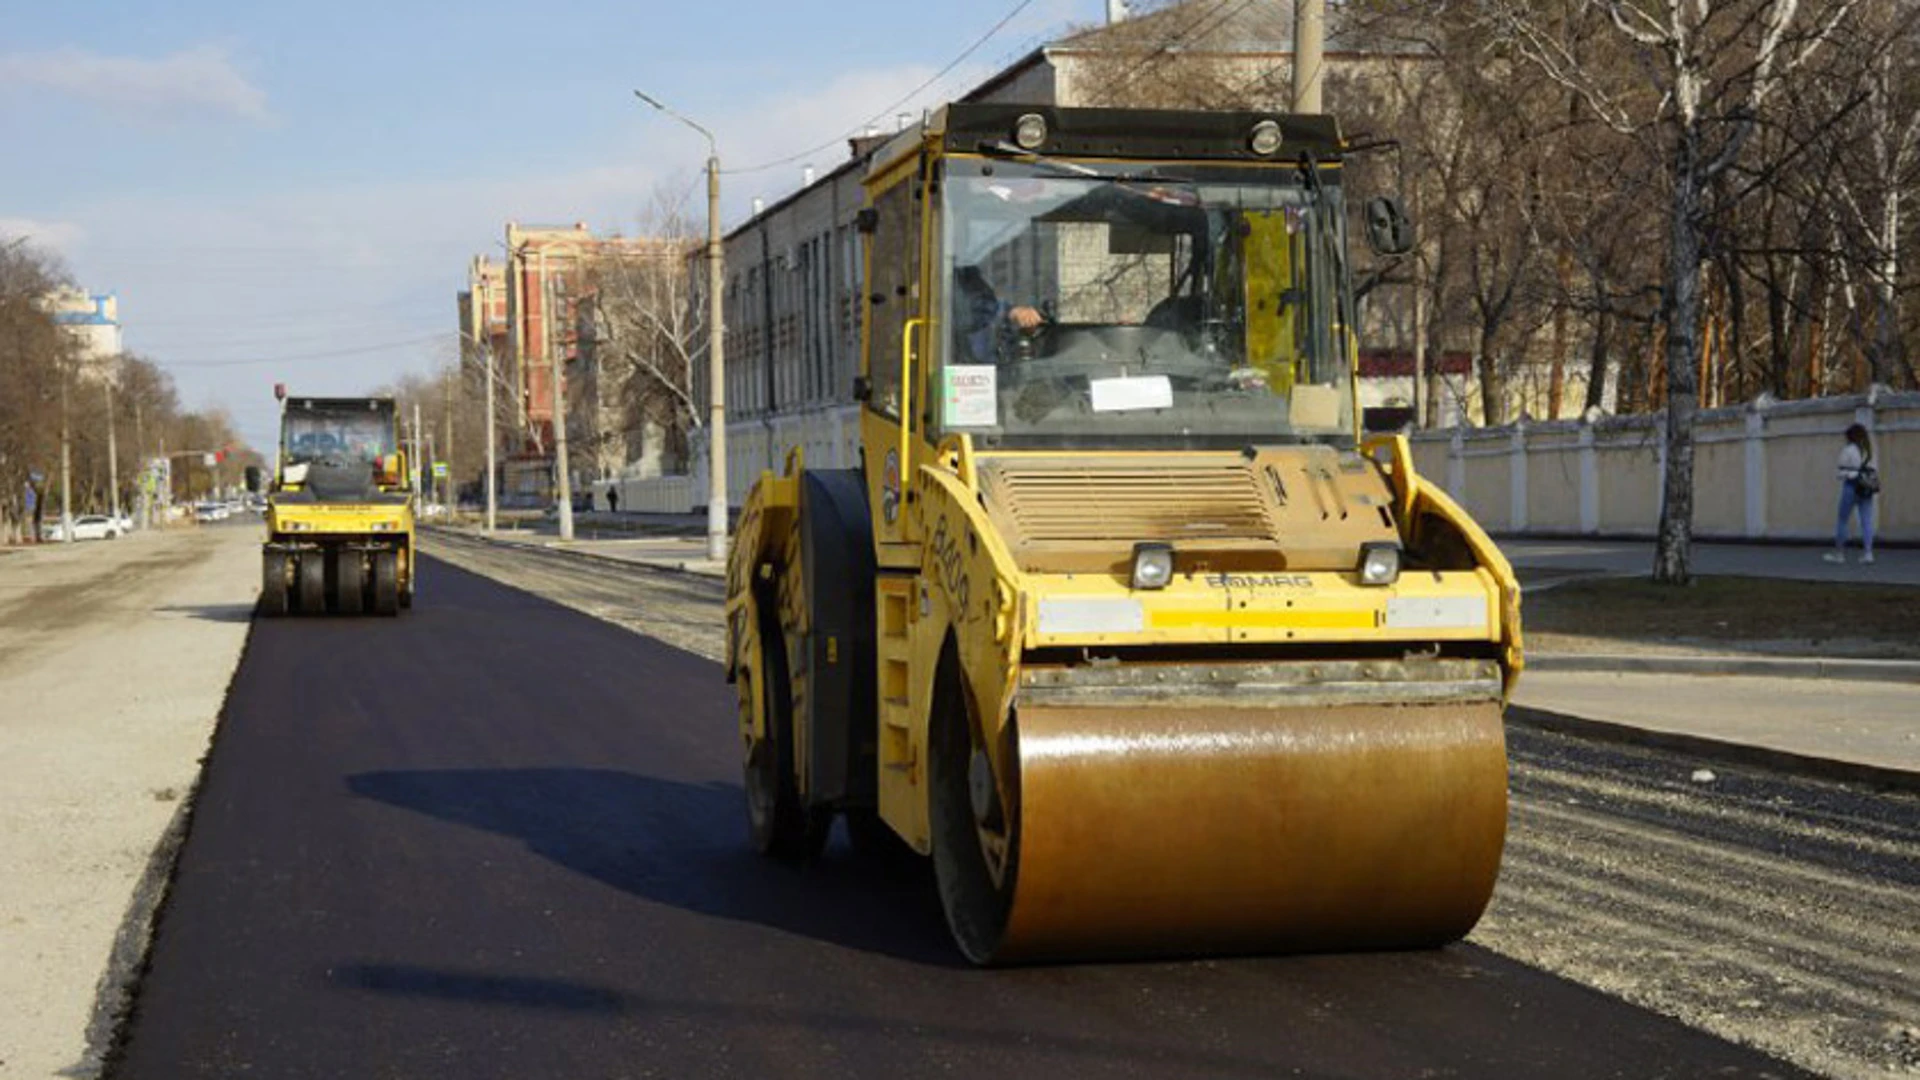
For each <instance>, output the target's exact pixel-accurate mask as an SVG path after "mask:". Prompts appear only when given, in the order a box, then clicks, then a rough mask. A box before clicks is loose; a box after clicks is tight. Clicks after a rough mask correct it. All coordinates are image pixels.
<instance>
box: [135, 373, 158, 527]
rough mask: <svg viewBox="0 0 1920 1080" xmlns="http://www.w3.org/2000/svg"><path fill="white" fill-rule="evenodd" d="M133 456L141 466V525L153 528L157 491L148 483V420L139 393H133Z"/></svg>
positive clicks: (137, 502) (138, 504) (136, 502)
mask: <svg viewBox="0 0 1920 1080" xmlns="http://www.w3.org/2000/svg"><path fill="white" fill-rule="evenodd" d="M133 457H134V461H135V462H137V463H138V464H139V467H140V472H139V475H140V481H139V484H140V497H139V498H138V499H136V500H135V504H136V505H137V506H139V508H140V527H141V528H142V529H151V528H153V497H154V495H155V494H156V492H155V491H153V490H149V489H150V488H152V486H153V485H150V484H148V483H147V479H148V476H147V474H148V472H150V471H151V470H150V469H149V468H148V464H147V422H146V419H145V418H144V417H143V416H142V415H141V409H140V395H139V394H135V395H133Z"/></svg>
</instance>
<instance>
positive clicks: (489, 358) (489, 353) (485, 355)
mask: <svg viewBox="0 0 1920 1080" xmlns="http://www.w3.org/2000/svg"><path fill="white" fill-rule="evenodd" d="M480 359H481V360H483V361H485V362H486V365H487V535H489V536H491V535H493V515H494V509H495V505H496V504H495V496H494V490H493V474H494V471H495V470H494V464H493V448H494V447H495V446H496V445H498V443H499V439H498V438H496V437H495V435H494V433H493V408H494V406H493V344H492V342H488V343H487V344H485V345H483V346H481V348H480Z"/></svg>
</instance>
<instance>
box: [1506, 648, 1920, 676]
mask: <svg viewBox="0 0 1920 1080" xmlns="http://www.w3.org/2000/svg"><path fill="white" fill-rule="evenodd" d="M1527 669H1528V670H1529V671H1581V672H1602V673H1611V674H1636V675H1705V676H1712V675H1747V676H1761V677H1766V678H1775V679H1840V680H1845V681H1861V682H1899V683H1920V660H1842V659H1829V658H1825V657H1818V656H1675V655H1664V656H1662V655H1648V656H1640V655H1633V654H1620V653H1529V654H1528V655H1527Z"/></svg>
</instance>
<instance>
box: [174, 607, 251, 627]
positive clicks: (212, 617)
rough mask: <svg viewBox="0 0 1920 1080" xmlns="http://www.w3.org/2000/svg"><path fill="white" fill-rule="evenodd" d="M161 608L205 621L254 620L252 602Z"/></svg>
mask: <svg viewBox="0 0 1920 1080" xmlns="http://www.w3.org/2000/svg"><path fill="white" fill-rule="evenodd" d="M159 610H160V611H162V612H164V613H166V614H168V615H185V616H187V617H189V618H193V619H200V620H203V621H205V622H217V623H248V622H252V621H253V605H252V604H180V605H176V606H173V607H163V608H160V609H159Z"/></svg>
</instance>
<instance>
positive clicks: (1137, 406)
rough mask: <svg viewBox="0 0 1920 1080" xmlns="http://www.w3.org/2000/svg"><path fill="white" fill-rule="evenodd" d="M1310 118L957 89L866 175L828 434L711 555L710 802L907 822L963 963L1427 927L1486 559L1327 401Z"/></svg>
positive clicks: (1342, 371) (1335, 315)
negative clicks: (723, 658) (855, 339)
mask: <svg viewBox="0 0 1920 1080" xmlns="http://www.w3.org/2000/svg"><path fill="white" fill-rule="evenodd" d="M1347 156H1349V155H1348V148H1347V147H1346V145H1345V144H1344V142H1343V140H1342V136H1341V134H1340V131H1339V129H1338V126H1337V124H1336V123H1335V122H1334V120H1333V119H1331V118H1328V117H1322V116H1301V115H1287V114H1273V113H1257V112H1206V113H1199V112H1165V111H1142V110H1119V109H1064V108H1058V109H1057V108H1036V107H1031V106H1009V105H995V104H956V105H950V106H948V107H946V108H944V109H942V110H939V111H937V112H935V113H932V114H930V115H929V116H928V118H927V119H926V120H925V121H924V122H923V123H922V124H921V125H919V126H918V127H915V128H910V129H908V130H906V131H904V132H902V133H901V134H900V135H898V136H896V137H895V138H894V139H893V140H892V141H891V142H890V143H888V144H887V145H885V146H884V147H882V148H881V149H879V150H878V151H876V152H875V154H874V155H873V157H872V159H871V161H870V163H869V166H868V170H867V173H866V175H865V179H864V182H865V188H866V204H865V207H864V209H863V210H862V211H861V213H860V217H859V219H858V225H859V229H860V231H861V232H862V233H864V234H865V251H866V278H865V282H866V294H867V300H868V304H867V305H866V313H865V318H864V320H863V322H864V333H863V335H862V337H863V351H864V359H863V365H862V371H863V374H862V376H861V377H860V379H859V381H858V383H857V385H856V388H855V396H856V397H857V398H859V400H860V401H861V402H862V403H863V408H862V413H861V415H862V419H861V457H860V467H859V468H858V469H853V470H817V469H808V468H806V467H805V461H804V460H803V457H802V454H801V453H800V452H799V451H797V450H796V451H790V452H789V454H788V456H787V462H786V467H785V469H784V470H783V472H782V474H780V475H775V474H774V473H773V472H766V473H763V474H762V475H761V478H760V480H759V481H758V483H757V484H756V485H755V486H754V488H753V490H752V492H751V494H750V495H749V496H748V498H747V499H746V501H745V503H744V505H743V507H742V512H741V517H740V520H739V525H738V529H737V533H736V537H735V541H734V546H733V549H732V553H731V557H730V560H729V565H728V569H727V609H726V610H727V626H728V647H729V652H728V668H727V670H728V677H729V679H730V681H731V682H732V683H733V684H734V685H735V687H736V689H737V691H738V696H739V704H740V740H741V748H742V750H743V752H744V757H745V788H746V796H747V811H748V821H749V828H750V833H751V836H752V839H753V843H754V844H755V846H756V847H758V848H759V849H761V850H762V851H764V852H767V853H769V854H771V855H774V856H778V857H782V858H786V859H793V860H800V861H805V860H806V859H808V858H809V857H811V856H813V855H815V854H817V853H818V852H819V851H820V850H821V848H822V846H823V844H824V843H825V841H826V838H827V834H828V830H829V827H830V826H831V825H832V823H833V822H834V821H835V820H836V818H837V817H840V816H844V817H845V819H846V821H847V826H848V829H849V832H850V834H851V836H852V838H853V840H854V842H855V844H856V845H857V846H871V845H885V844H892V845H895V846H900V845H902V844H904V846H906V847H910V848H912V849H913V850H914V851H916V852H919V853H920V854H922V855H928V856H931V857H932V859H933V862H934V870H935V878H936V880H937V882H938V892H939V899H940V902H941V904H942V905H943V907H944V908H945V911H946V916H947V921H948V924H949V926H950V928H951V930H952V933H953V938H954V940H955V942H956V943H957V944H958V946H959V948H960V950H961V951H962V952H963V953H964V954H965V955H966V956H967V957H968V958H969V959H971V960H972V961H974V962H976V963H981V964H1001V963H1018V962H1030V961H1041V960H1056V959H1093V958H1123V957H1148V956H1166V955H1205V954H1221V953H1247V952H1300V951H1325V950H1345V949H1391V948H1417V947H1431V946H1437V945H1441V944H1444V943H1446V942H1449V941H1453V940H1455V939H1458V938H1460V937H1461V936H1463V935H1465V934H1466V933H1467V932H1468V930H1470V929H1471V928H1472V927H1473V925H1474V923H1475V922H1476V921H1477V920H1478V918H1479V917H1480V914H1481V912H1482V911H1483V910H1484V908H1485V906H1486V904H1487V901H1488V899H1489V897H1490V896H1491V893H1492V889H1493V884H1494V879H1495V877H1496V875H1497V873H1498V870H1499V865H1500V856H1501V849H1502V846H1503V843H1504V839H1505V827H1506V779H1507V773H1506V750H1505V743H1504V739H1503V735H1502V726H1501V724H1502V719H1501V718H1502V710H1503V707H1504V703H1505V701H1506V698H1507V696H1508V695H1509V693H1510V692H1511V690H1512V688H1513V684H1514V680H1515V678H1516V677H1517V676H1518V674H1519V671H1520V668H1521V650H1520V618H1519V599H1520V593H1519V588H1518V586H1517V584H1516V583H1515V580H1514V577H1513V573H1512V571H1511V569H1510V568H1509V566H1508V564H1507V563H1506V561H1505V560H1504V559H1503V558H1502V556H1501V554H1500V552H1499V551H1498V550H1497V549H1496V547H1495V546H1494V544H1493V543H1492V542H1490V541H1489V539H1488V538H1487V536H1486V534H1485V533H1484V532H1483V531H1482V530H1481V529H1480V528H1479V527H1478V526H1476V525H1475V524H1474V522H1473V521H1472V520H1470V519H1469V518H1468V517H1467V515H1466V514H1464V513H1463V512H1462V511H1461V509H1460V507H1459V506H1458V505H1456V504H1455V503H1454V502H1453V501H1452V500H1451V499H1449V498H1448V497H1447V495H1446V493H1445V492H1443V491H1441V490H1440V489H1438V488H1437V487H1434V486H1432V485H1430V484H1428V483H1426V482H1424V481H1423V480H1422V479H1421V478H1420V477H1419V476H1417V475H1416V474H1415V472H1414V467H1413V461H1412V458H1411V455H1410V453H1409V449H1408V445H1407V443H1406V441H1405V439H1404V438H1399V437H1385V438H1368V437H1366V436H1364V435H1363V434H1362V425H1361V422H1360V420H1361V416H1360V408H1359V405H1358V401H1357V383H1356V380H1357V378H1358V374H1357V369H1358V363H1357V360H1358V355H1359V345H1358V341H1357V337H1358V331H1359V328H1360V327H1361V326H1362V325H1363V314H1362V313H1360V312H1359V311H1358V310H1357V306H1358V304H1357V300H1356V292H1357V291H1364V289H1360V290H1357V289H1356V287H1355V284H1354V279H1355V275H1354V274H1353V273H1352V272H1351V271H1350V269H1349V266H1348V261H1347V260H1348V242H1347V237H1348V230H1349V223H1350V222H1351V225H1352V228H1353V229H1354V231H1357V232H1361V233H1363V234H1364V236H1365V237H1366V240H1367V242H1368V243H1369V245H1370V246H1371V247H1372V248H1373V250H1374V252H1375V255H1376V258H1377V260H1378V262H1379V263H1380V264H1381V265H1385V264H1387V263H1389V262H1390V261H1391V260H1392V259H1393V258H1395V257H1397V256H1400V255H1403V254H1405V253H1406V252H1407V251H1408V250H1409V249H1410V248H1411V246H1412V226H1411V223H1410V222H1408V220H1407V218H1406V215H1405V213H1404V212H1403V211H1402V210H1401V208H1400V205H1399V203H1398V201H1397V200H1395V199H1393V198H1391V197H1387V196H1380V197H1376V198H1374V199H1370V200H1368V201H1366V202H1365V203H1364V204H1362V205H1356V206H1354V207H1352V208H1351V209H1350V208H1349V207H1348V205H1347V203H1346V200H1345V198H1344V197H1343V191H1342V175H1343V164H1344V160H1345V158H1346V157H1347Z"/></svg>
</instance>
